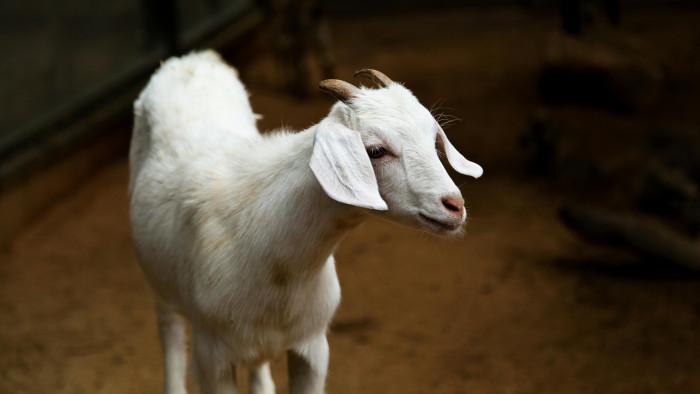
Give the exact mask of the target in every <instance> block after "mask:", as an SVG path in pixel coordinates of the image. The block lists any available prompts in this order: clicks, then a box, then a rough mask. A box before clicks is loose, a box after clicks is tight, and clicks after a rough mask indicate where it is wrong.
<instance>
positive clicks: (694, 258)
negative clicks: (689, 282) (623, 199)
mask: <svg viewBox="0 0 700 394" xmlns="http://www.w3.org/2000/svg"><path fill="white" fill-rule="evenodd" d="M559 214H560V217H561V219H562V221H563V222H564V224H565V225H566V226H567V227H569V228H570V229H572V230H573V231H574V232H576V233H577V234H579V235H581V236H582V237H585V238H587V239H590V240H593V241H596V242H602V243H606V244H609V245H613V246H618V247H623V248H627V249H630V250H632V251H633V252H635V253H637V254H638V255H641V256H644V257H647V258H650V259H655V260H661V261H665V262H670V263H673V264H675V265H678V266H679V267H684V268H687V269H692V270H696V271H697V270H700V245H699V244H698V243H697V242H694V241H693V240H691V239H689V238H685V237H682V236H679V235H677V234H675V233H673V232H672V231H670V230H668V229H666V228H664V227H662V226H660V225H659V224H656V223H654V222H650V221H648V220H645V219H643V218H640V217H638V216H635V215H629V214H621V213H616V212H610V211H605V210H601V209H596V208H590V207H584V206H576V205H566V206H564V207H563V208H562V209H561V211H560V212H559Z"/></svg>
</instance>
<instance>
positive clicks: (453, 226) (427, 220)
mask: <svg viewBox="0 0 700 394" xmlns="http://www.w3.org/2000/svg"><path fill="white" fill-rule="evenodd" d="M418 217H419V218H420V219H421V220H422V221H423V222H425V223H429V224H431V225H433V226H437V227H439V228H440V229H441V230H447V231H455V230H457V229H459V228H460V227H462V223H461V222H460V223H457V224H453V223H448V222H443V221H442V220H438V219H434V218H431V217H430V216H426V215H423V214H422V213H418Z"/></svg>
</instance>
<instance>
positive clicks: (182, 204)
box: [129, 51, 480, 393]
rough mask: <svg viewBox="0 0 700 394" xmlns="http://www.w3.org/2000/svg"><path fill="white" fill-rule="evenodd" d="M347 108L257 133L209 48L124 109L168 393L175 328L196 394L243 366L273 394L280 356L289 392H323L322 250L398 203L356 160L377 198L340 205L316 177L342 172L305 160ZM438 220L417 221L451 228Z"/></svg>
mask: <svg viewBox="0 0 700 394" xmlns="http://www.w3.org/2000/svg"><path fill="white" fill-rule="evenodd" d="M398 88H399V85H398V84H397V88H396V89H398ZM400 88H401V89H403V87H400ZM404 90H405V89H404ZM411 97H412V96H411ZM416 102H417V101H416ZM421 108H422V107H421ZM347 111H348V106H346V105H345V104H343V103H338V104H337V105H336V106H335V107H334V109H333V111H331V114H329V116H328V117H327V118H326V120H324V121H323V122H321V123H320V124H318V125H315V126H312V127H311V128H309V129H307V130H304V131H301V132H298V133H290V132H284V131H282V132H278V133H274V134H270V135H261V134H260V133H259V132H258V131H257V128H256V125H255V122H256V119H257V116H256V115H255V114H254V113H253V111H252V109H251V107H250V103H249V100H248V94H247V92H246V90H245V88H244V87H243V85H242V84H241V82H240V81H239V80H238V78H237V73H236V71H235V70H234V69H233V68H231V67H230V66H228V65H226V64H225V63H224V62H223V61H221V59H220V58H219V56H218V55H217V54H216V53H214V52H211V51H208V52H201V53H194V54H190V55H187V56H185V57H182V58H173V59H170V60H168V61H166V62H165V63H164V64H163V65H162V66H161V68H160V69H159V71H158V72H157V73H156V74H154V76H153V77H152V79H151V81H150V82H149V84H148V86H147V87H146V88H145V89H144V90H143V92H142V93H141V95H140V96H139V98H138V100H137V101H136V102H135V104H134V112H135V125H134V133H133V136H132V142H131V151H130V158H129V160H130V182H129V193H130V198H131V212H130V219H131V229H132V238H133V243H134V246H135V250H136V252H137V256H138V259H139V262H140V264H141V267H142V270H143V271H144V273H145V275H146V278H147V279H148V282H149V284H150V285H151V286H152V288H153V289H154V292H155V293H156V296H157V311H158V321H159V328H160V336H161V341H162V345H163V351H164V357H165V375H166V376H165V392H166V393H182V392H184V391H185V376H186V373H185V369H186V360H187V356H186V338H185V324H186V323H185V321H186V320H185V319H188V320H189V321H190V322H191V323H192V334H193V357H194V366H195V371H196V374H197V377H198V380H199V383H200V386H201V387H202V389H203V391H204V392H212V393H214V392H217V393H218V392H234V393H235V392H237V391H236V382H235V377H236V374H235V366H236V365H248V366H250V367H251V380H250V386H251V391H252V392H256V393H273V392H274V384H273V383H272V380H271V377H270V372H269V365H268V361H269V360H270V359H272V358H273V357H275V356H276V355H278V354H280V353H282V352H284V351H287V352H288V360H289V361H288V364H289V372H290V391H291V392H293V393H294V392H309V393H318V392H322V391H323V385H324V380H325V375H326V369H327V364H328V344H327V342H326V337H325V334H326V330H327V327H328V324H329V322H330V320H331V318H332V316H333V314H334V312H335V309H336V307H337V306H338V303H339V301H340V287H339V284H338V279H337V276H336V272H335V263H334V260H333V257H332V252H333V250H334V249H335V248H336V246H337V244H338V242H339V241H340V239H341V238H342V236H343V235H344V234H345V233H346V232H347V231H348V230H349V229H351V228H353V227H354V226H355V225H357V224H359V223H360V222H361V221H362V220H363V218H364V217H366V214H367V212H368V211H369V210H370V209H377V210H382V209H383V210H386V209H387V206H386V204H385V203H384V201H383V200H382V198H384V199H386V201H387V204H389V207H388V208H389V209H388V211H389V212H388V213H387V214H388V215H391V210H392V206H394V205H396V204H394V203H393V202H392V200H391V199H390V198H389V197H390V196H391V193H392V191H391V190H389V189H386V191H384V190H383V189H382V187H383V186H382V184H380V185H379V186H377V180H381V179H382V176H380V175H381V174H380V173H379V172H377V180H375V177H374V174H372V176H371V179H365V178H367V176H366V171H367V168H366V167H367V165H369V159H368V158H367V157H362V158H357V157H354V156H353V157H350V156H348V157H349V158H348V160H361V161H362V162H361V165H358V167H361V168H360V170H358V171H360V172H361V174H360V175H361V178H362V179H363V182H364V181H367V182H369V183H368V184H369V185H370V186H369V188H368V190H370V189H372V187H373V188H374V189H373V191H372V190H370V191H368V192H367V193H374V194H376V196H374V195H373V197H372V198H374V200H373V201H374V202H368V203H362V202H357V203H355V202H353V201H354V200H352V198H345V200H343V198H344V197H342V196H340V197H339V196H338V195H337V194H338V193H334V192H333V191H330V190H331V189H332V188H333V187H332V186H328V185H329V183H328V182H326V181H324V179H326V178H327V177H333V176H338V177H340V178H339V179H340V184H342V185H344V186H347V187H348V188H349V189H352V187H351V186H352V185H350V181H347V179H346V178H343V177H347V176H350V177H352V176H353V174H352V173H353V171H350V170H348V169H347V168H346V167H347V166H342V165H338V164H333V163H331V164H329V167H328V168H329V169H327V170H323V168H325V167H323V165H318V164H317V165H316V167H314V170H312V168H311V166H310V165H309V161H310V158H312V156H314V155H316V150H317V149H318V150H320V149H322V146H325V145H324V144H322V143H320V142H319V139H322V138H323V136H322V135H323V134H322V130H324V129H323V127H324V125H325V124H328V123H330V122H335V123H338V124H340V123H347V122H348V121H349V120H348V118H347V116H348V115H347V114H348V112H347ZM431 119H432V118H431ZM324 122H325V123H324ZM335 123H334V124H335ZM431 127H432V126H431ZM432 133H433V139H434V138H435V131H433V132H432ZM332 135H333V136H336V135H340V134H338V133H335V134H332ZM332 138H335V137H332ZM353 138H354V137H353ZM363 138H364V137H363ZM368 138H369V137H368ZM357 141H359V142H358V143H359V144H360V146H359V148H357V149H359V152H360V153H362V154H364V147H362V145H361V142H362V141H361V140H360V137H359V134H358V137H357ZM445 141H446V139H445ZM329 144H331V145H332V143H329ZM339 144H340V145H344V144H345V142H341V143H339ZM447 144H449V142H447ZM450 147H451V145H450ZM336 149H341V148H336ZM343 149H344V148H343ZM432 149H433V151H434V142H433V148H432ZM455 152H456V151H455ZM326 153H327V152H326ZM449 154H450V152H449V151H448V155H449ZM457 154H458V153H457ZM318 155H319V156H320V155H321V154H320V153H319V154H318ZM325 156H327V157H326V159H327V160H331V161H332V160H335V159H334V158H333V157H334V155H329V154H326V155H325ZM325 156H324V157H325ZM351 156H352V155H351ZM355 156H357V155H355ZM436 157H437V156H436ZM431 160H432V159H431ZM311 161H312V166H313V162H314V161H313V158H312V159H311ZM365 161H366V162H365ZM373 164H374V163H373ZM319 166H320V167H319ZM316 168H322V169H321V170H317V169H316ZM372 168H373V167H372V166H370V167H369V171H372ZM440 168H442V167H441V166H440ZM479 169H480V168H479ZM324 171H325V172H324ZM348 171H349V172H350V175H348V173H347V172H348ZM362 171H365V172H362ZM375 171H382V170H379V169H376V170H375ZM384 171H385V170H384ZM443 171H444V169H443ZM326 172H327V173H328V174H330V175H328V174H326ZM334 172H340V174H336V175H333V173H334ZM324 174H325V175H324ZM363 174H364V175H363ZM448 179H449V178H448ZM336 180H337V179H336ZM372 182H374V183H373V186H372ZM380 183H381V182H380ZM448 186H449V185H448ZM452 186H454V185H452ZM377 188H379V189H377ZM394 188H395V187H394ZM392 190H393V189H392ZM445 190H447V191H449V192H452V193H453V194H452V195H455V194H454V190H456V187H453V188H452V189H449V190H448V189H445ZM380 192H381V193H382V197H380V196H379V193H380ZM363 193H365V192H363ZM367 193H365V194H367ZM456 193H457V194H458V193H459V192H458V190H457V191H456ZM443 194H444V193H443ZM362 195H363V194H362V193H360V194H359V196H360V197H361V196H362ZM331 196H332V197H331ZM431 198H432V197H431ZM460 199H461V197H460ZM377 201H379V202H380V203H379V205H380V206H381V205H383V208H382V207H377ZM436 201H438V203H436V204H437V205H439V201H440V200H439V199H438V200H436ZM442 201H443V205H444V206H448V205H447V204H446V203H445V202H444V201H446V200H444V199H443V200H442ZM462 204H463V202H462ZM452 205H454V204H452ZM452 205H450V206H451V207H452ZM397 206H398V205H397ZM452 208H454V207H452ZM436 209H437V208H436ZM440 209H442V210H443V211H444V210H445V208H444V207H443V206H441V207H440ZM455 209H457V208H455ZM462 209H463V208H462ZM424 211H425V210H424ZM426 212H427V211H426ZM449 214H452V216H451V217H454V221H456V223H458V224H459V225H461V223H463V221H464V218H465V217H466V212H463V211H459V216H460V217H459V218H457V217H456V216H455V215H456V214H455V213H454V212H447V213H443V212H440V213H439V215H449ZM431 215H432V216H431ZM435 215H436V214H430V215H428V217H436V216H435ZM423 216H426V215H425V214H424V215H423ZM445 217H447V218H448V219H439V220H437V219H433V222H432V223H428V224H426V223H423V225H424V226H430V225H432V226H440V223H443V224H444V223H445V222H446V221H449V220H452V219H449V218H451V217H450V216H445ZM394 219H395V220H396V218H394ZM398 221H401V220H398ZM424 221H425V220H424ZM436 223H437V224H436ZM443 227H444V226H443ZM450 228H451V227H450ZM445 231H447V230H445Z"/></svg>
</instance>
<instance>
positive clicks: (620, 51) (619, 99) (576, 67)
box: [540, 33, 663, 112]
mask: <svg viewBox="0 0 700 394" xmlns="http://www.w3.org/2000/svg"><path fill="white" fill-rule="evenodd" d="M621 37H622V36H619V35H618V36H615V35H613V34H612V33H610V34H608V35H605V36H602V37H583V38H578V37H571V36H565V35H556V36H554V37H553V38H552V39H551V40H550V42H549V43H548V45H547V47H546V53H545V65H544V68H543V70H542V75H541V78H540V92H541V94H542V97H543V98H544V100H545V101H547V102H551V103H559V102H573V103H582V104H588V105H595V106H600V107H604V108H608V109H613V110H619V111H626V112H633V111H640V110H644V109H648V108H650V107H651V106H653V105H654V104H655V103H656V102H657V100H658V96H659V92H660V90H661V87H662V83H663V73H662V69H661V66H660V65H659V64H658V63H657V62H656V61H654V59H650V58H649V57H648V55H647V54H646V53H645V51H644V49H643V45H641V44H640V43H637V42H635V41H634V40H633V39H631V37H624V38H621Z"/></svg>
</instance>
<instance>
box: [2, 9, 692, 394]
mask: <svg viewBox="0 0 700 394" xmlns="http://www.w3.org/2000/svg"><path fill="white" fill-rule="evenodd" d="M669 18H670V19H669ZM669 18H666V19H665V20H663V19H661V22H660V21H659V19H656V18H648V17H646V18H645V17H643V16H641V17H638V18H636V19H633V20H631V22H633V23H631V26H632V27H633V28H635V27H636V28H638V29H640V31H644V32H646V33H645V34H647V36H646V37H648V38H649V40H651V41H652V42H655V43H656V44H658V45H657V46H656V47H655V48H658V53H659V54H660V56H669V57H672V56H675V55H677V54H678V53H686V52H689V53H691V55H688V56H687V57H686V58H685V59H686V60H685V61H686V62H687V64H686V66H687V67H689V65H690V66H692V65H697V64H698V63H697V57H698V55H697V53H696V52H697V49H694V50H695V51H696V52H692V45H693V44H692V41H691V42H688V41H680V42H677V41H668V42H667V41H665V39H666V38H667V37H668V36H673V35H674V34H676V33H677V32H676V33H674V29H683V26H685V25H684V24H683V23H686V22H688V19H683V18H684V17H682V16H678V15H672V16H671V17H669ZM685 18H691V19H692V18H695V20H697V19H698V18H697V17H692V16H691V17H688V16H685ZM669 20H671V22H672V23H668V21H669ZM363 21H364V22H363V27H362V29H358V28H357V26H358V23H357V22H358V21H357V20H355V19H352V18H344V19H339V20H337V21H336V22H335V25H334V26H335V27H334V31H335V34H334V40H335V44H336V46H337V48H338V49H337V50H336V54H337V57H338V61H339V64H340V65H341V67H339V70H338V75H339V77H343V78H346V79H350V78H351V77H350V76H351V75H352V71H354V70H355V69H359V68H361V67H365V66H372V67H374V68H377V69H379V70H382V71H385V72H386V73H387V74H388V75H389V76H391V77H392V78H394V79H395V80H399V81H404V82H406V85H407V86H408V87H409V88H411V89H413V90H414V92H415V93H416V95H417V96H418V97H419V98H420V99H421V100H422V101H423V102H424V103H425V104H426V105H427V106H430V105H431V104H433V103H435V102H436V101H438V100H444V104H442V105H443V106H444V107H446V109H445V111H446V112H447V113H449V114H451V115H454V116H457V117H459V118H461V119H462V122H461V123H459V124H457V125H455V126H453V127H452V128H450V129H448V130H447V133H448V136H450V138H451V140H452V141H453V143H454V144H455V145H456V146H458V148H460V150H461V151H462V152H463V153H464V154H465V156H467V157H468V158H470V159H472V160H474V161H476V162H478V163H480V164H482V165H483V166H484V168H485V171H486V172H485V176H484V177H483V178H482V179H479V180H477V181H474V180H471V179H468V178H466V177H456V178H455V179H456V181H457V182H458V184H461V185H462V191H463V193H464V195H465V199H466V200H467V207H468V209H469V215H470V219H469V225H468V235H466V236H465V237H461V238H456V239H436V238H433V237H430V236H428V235H426V234H424V233H421V232H418V231H415V230H411V229H406V228H402V227H399V226H397V225H394V224H390V223H387V222H383V221H379V220H374V219H372V220H369V221H368V222H366V223H365V224H364V225H362V227H360V228H359V229H357V230H355V231H353V232H352V233H350V234H349V235H348V236H347V238H346V239H345V240H344V241H343V243H342V245H341V247H340V248H339V250H338V251H337V254H336V259H337V261H338V274H339V277H340V281H341V285H342V288H343V302H342V304H341V306H340V308H339V310H338V313H337V315H336V318H335V320H334V323H333V326H332V328H331V332H330V334H329V342H330V348H331V361H330V372H329V376H328V380H327V391H328V392H329V393H467V392H468V393H693V392H700V364H699V363H698V356H697V355H698V354H700V338H699V337H698V332H700V278H699V277H698V276H697V275H691V274H689V273H687V272H681V271H673V270H668V269H665V268H663V267H661V268H659V267H656V266H651V267H649V266H647V265H644V266H642V265H640V264H639V263H638V262H637V261H636V260H634V259H633V258H631V257H630V256H628V255H625V254H620V253H617V252H614V251H610V250H607V249H602V248H597V247H591V246H588V245H586V244H584V243H582V242H581V241H579V240H578V239H577V238H576V237H575V236H573V235H572V234H570V233H569V232H568V231H567V230H566V229H565V228H563V227H562V225H561V224H560V223H559V222H558V220H557V218H556V211H557V207H558V206H559V204H560V203H561V202H562V201H563V199H564V197H562V195H561V194H559V193H557V191H556V190H555V189H554V187H553V186H552V184H551V182H550V181H548V180H547V179H540V178H535V177H532V176H529V175H527V173H526V172H525V171H524V170H523V167H524V157H523V155H522V153H521V152H520V151H519V150H518V147H517V144H516V140H517V135H518V133H520V132H521V131H522V130H523V129H524V128H526V127H527V124H528V122H529V120H530V117H531V115H532V113H533V111H535V110H536V109H537V107H538V106H539V104H538V98H537V92H536V89H535V87H536V78H535V77H536V75H537V71H538V69H539V66H540V64H541V61H542V56H541V54H542V43H543V42H544V41H545V40H546V39H547V37H548V36H549V35H550V33H551V32H552V30H553V29H555V28H556V26H557V24H556V19H554V18H553V17H552V16H547V15H528V14H525V13H522V12H518V11H509V10H505V11H498V12H491V11H479V12H478V13H475V12H470V11H468V10H467V11H447V12H439V13H421V14H409V15H403V16H396V17H392V18H390V19H388V17H387V16H386V15H384V16H376V17H372V18H367V17H365V18H363ZM664 21H665V22H664ZM662 22H663V23H662ZM681 22H682V23H681ZM696 38H697V37H696ZM654 40H656V41H654ZM370 41H371V42H370ZM695 42H696V43H697V40H696V41H695ZM341 48H344V49H341ZM688 48H691V49H690V50H689V49H688ZM684 51H686V52H684ZM688 59H689V60H688ZM694 62H695V63H694ZM270 69H272V67H271V66H270V64H269V61H267V60H266V59H261V60H260V61H259V62H257V63H254V64H253V65H251V66H249V67H247V68H246V69H245V70H244V72H243V76H244V79H245V80H246V82H247V83H248V84H249V86H250V89H251V91H252V94H253V96H252V100H253V106H254V108H255V109H256V111H257V112H259V113H262V114H264V115H265V116H266V118H265V119H264V120H263V122H262V128H263V129H269V128H274V127H278V126H280V125H281V124H285V125H289V126H291V127H295V128H301V127H306V126H308V125H310V124H312V123H313V122H315V121H317V120H318V119H320V118H321V117H322V116H323V115H324V113H325V112H326V111H327V109H328V108H329V105H330V103H331V101H330V100H328V99H327V98H325V97H323V96H322V95H320V94H319V95H318V96H314V97H313V98H311V99H310V100H307V101H299V100H295V99H293V98H291V97H288V96H282V95H279V94H277V93H275V91H274V90H273V89H272V88H271V87H270V86H269V84H268V83H266V79H265V76H266V75H268V76H269V73H270ZM694 83H695V85H692V84H690V85H687V86H690V88H688V89H691V88H692V89H695V88H693V86H694V87H697V81H695V82H694ZM684 86H686V85H684ZM692 89H691V90H690V92H691V93H693V92H695V93H696V92H697V90H692ZM686 90H687V89H686ZM681 93H683V92H681ZM681 93H679V94H681ZM685 94H690V93H687V92H686V93H685ZM693 94H694V93H693ZM660 108H662V110H659V111H657V112H655V113H653V114H650V115H649V114H645V115H640V116H636V117H630V116H620V115H611V114H607V113H604V112H602V111H599V110H593V109H588V110H580V109H576V108H561V109H557V110H555V111H554V116H555V117H557V119H574V120H573V121H572V122H576V124H577V126H578V127H580V128H585V127H586V126H587V125H589V124H599V125H600V124H604V125H606V126H604V127H602V128H598V129H595V130H591V136H592V137H591V138H605V135H606V134H605V133H606V132H607V130H605V127H607V128H617V127H619V128H621V129H624V130H627V132H629V133H632V132H634V130H637V129H641V128H643V127H644V126H645V125H646V124H647V123H648V122H650V121H656V120H658V119H662V118H663V117H664V116H665V117H673V118H674V119H675V120H676V121H687V122H691V121H692V122H696V121H697V115H694V110H693V109H692V108H686V109H684V108H683V107H682V106H672V107H670V106H669V105H665V104H662V105H661V106H660ZM663 108H667V109H666V110H663ZM668 108H671V109H668ZM596 122H597V123H596ZM694 124H695V125H697V124H698V123H694ZM601 136H602V137H601ZM605 141H606V142H609V143H611V144H613V145H614V144H618V146H620V147H623V146H624V144H622V143H621V142H620V141H619V140H617V142H615V141H616V140H615V139H610V140H605ZM611 149H612V148H611ZM620 149H623V148H620ZM127 170H128V169H127V163H126V159H125V158H124V159H122V160H119V161H117V162H115V163H113V164H111V165H109V166H108V167H106V168H104V169H102V170H101V171H99V172H98V173H97V174H96V175H95V177H94V178H92V179H91V180H90V181H88V182H86V183H85V184H84V186H83V187H81V188H79V189H78V190H75V192H74V193H72V194H71V195H70V196H67V197H66V198H65V199H63V200H61V201H58V202H57V203H56V205H55V207H54V208H53V209H51V210H50V211H49V212H47V214H46V215H44V216H43V217H42V218H41V219H40V220H38V221H37V222H35V223H34V224H33V225H31V226H30V227H29V228H27V229H26V231H24V232H23V233H21V234H18V236H17V238H16V241H15V242H14V244H13V245H12V246H11V247H10V248H9V249H8V250H5V251H2V252H0V253H2V254H0V260H1V261H2V264H0V327H2V328H0V392H2V393H25V392H26V393H47V392H53V393H155V392H159V391H160V390H161V374H162V367H161V361H160V347H159V345H158V341H157V335H156V325H155V313H154V306H153V300H152V297H151V294H150V292H149V290H148V288H147V285H146V282H145V280H144V279H143V278H142V276H141V274H140V272H139V270H138V268H137V265H136V261H135V257H134V254H133V251H132V249H131V245H130V238H129V229H128V220H127V218H128V204H127V198H126V184H127ZM284 371H285V366H284V360H283V359H279V360H277V361H276V362H275V363H274V365H273V374H274V375H275V379H276V381H277V383H278V392H286V389H285V387H286V378H285V376H284ZM239 376H241V381H242V383H243V385H245V380H246V379H245V376H244V375H243V374H240V373H239Z"/></svg>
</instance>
